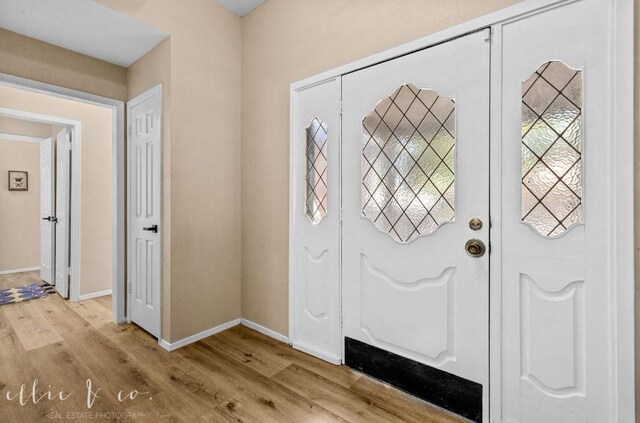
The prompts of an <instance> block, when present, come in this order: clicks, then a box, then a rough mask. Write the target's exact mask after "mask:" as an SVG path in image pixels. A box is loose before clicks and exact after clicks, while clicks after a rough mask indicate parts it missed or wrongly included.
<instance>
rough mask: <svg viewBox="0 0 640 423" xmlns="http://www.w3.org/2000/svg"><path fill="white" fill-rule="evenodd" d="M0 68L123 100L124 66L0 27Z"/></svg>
mask: <svg viewBox="0 0 640 423" xmlns="http://www.w3.org/2000/svg"><path fill="white" fill-rule="evenodd" d="M0 72H1V73H6V74H9V75H15V76H19V77H22V78H27V79H32V80H34V81H40V82H46V83H48V84H53V85H58V86H61V87H66V88H72V89H75V90H79V91H84V92H87V93H91V94H96V95H101V96H104V97H109V98H115V99H117V100H125V99H126V96H127V76H126V69H125V68H123V67H121V66H117V65H113V64H111V63H107V62H103V61H102V60H98V59H94V58H92V57H89V56H85V55H83V54H80V53H76V52H73V51H71V50H67V49H64V48H60V47H57V46H54V45H52V44H48V43H45V42H42V41H38V40H36V39H33V38H29V37H25V36H24V35H20V34H16V33H15V32H10V31H7V30H4V29H1V28H0Z"/></svg>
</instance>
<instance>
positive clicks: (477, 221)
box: [469, 217, 482, 231]
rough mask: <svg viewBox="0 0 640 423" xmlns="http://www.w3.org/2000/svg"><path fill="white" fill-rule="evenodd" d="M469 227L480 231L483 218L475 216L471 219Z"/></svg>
mask: <svg viewBox="0 0 640 423" xmlns="http://www.w3.org/2000/svg"><path fill="white" fill-rule="evenodd" d="M469 227H470V228H471V229H472V230H474V231H479V230H480V229H482V220H480V219H478V218H477V217H474V218H473V219H471V220H470V221H469Z"/></svg>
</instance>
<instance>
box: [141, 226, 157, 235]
mask: <svg viewBox="0 0 640 423" xmlns="http://www.w3.org/2000/svg"><path fill="white" fill-rule="evenodd" d="M142 230H143V231H149V232H153V233H154V234H157V233H158V225H151V226H147V227H143V228H142Z"/></svg>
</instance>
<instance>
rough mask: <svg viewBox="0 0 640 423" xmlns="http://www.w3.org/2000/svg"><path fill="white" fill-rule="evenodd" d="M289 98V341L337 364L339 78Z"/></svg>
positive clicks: (338, 327)
mask: <svg viewBox="0 0 640 423" xmlns="http://www.w3.org/2000/svg"><path fill="white" fill-rule="evenodd" d="M293 99H294V100H293V104H292V109H293V110H294V113H295V117H294V118H293V120H294V127H295V129H294V130H293V135H292V150H291V151H292V163H293V170H292V178H291V180H292V192H293V198H292V201H291V217H292V219H293V227H294V230H293V237H294V242H293V249H292V269H293V277H292V292H291V296H292V298H293V313H294V315H293V316H292V318H291V320H292V324H293V325H292V330H291V342H292V344H293V346H294V347H295V348H298V349H301V350H303V351H306V352H308V353H311V354H314V355H316V356H318V357H321V358H324V359H326V360H329V361H331V362H333V363H340V362H341V342H340V320H339V319H340V157H339V155H340V78H335V79H332V80H329V81H326V82H324V83H322V84H318V85H314V86H313V87H310V88H306V89H304V90H301V91H298V92H296V93H294V97H293Z"/></svg>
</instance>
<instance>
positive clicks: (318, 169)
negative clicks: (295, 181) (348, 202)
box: [306, 117, 328, 224]
mask: <svg viewBox="0 0 640 423" xmlns="http://www.w3.org/2000/svg"><path fill="white" fill-rule="evenodd" d="M306 133H307V137H306V142H307V149H306V155H307V176H306V179H307V180H306V186H307V189H306V215H307V217H308V218H309V220H310V221H311V223H314V224H318V223H320V222H322V219H324V217H325V216H326V215H327V202H328V199H327V134H328V133H327V124H326V123H324V122H322V121H321V120H320V119H318V118H317V117H314V118H313V119H312V120H311V122H310V123H309V126H307V129H306Z"/></svg>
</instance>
